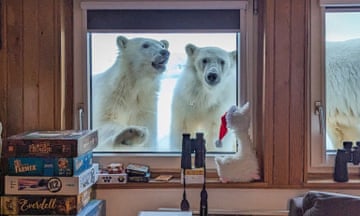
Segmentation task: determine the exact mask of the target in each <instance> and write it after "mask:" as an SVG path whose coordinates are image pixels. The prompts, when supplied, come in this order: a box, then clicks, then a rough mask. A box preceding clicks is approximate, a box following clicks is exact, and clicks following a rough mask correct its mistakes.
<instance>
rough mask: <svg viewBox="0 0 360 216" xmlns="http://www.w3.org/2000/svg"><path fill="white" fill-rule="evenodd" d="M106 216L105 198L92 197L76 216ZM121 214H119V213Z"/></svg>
mask: <svg viewBox="0 0 360 216" xmlns="http://www.w3.org/2000/svg"><path fill="white" fill-rule="evenodd" d="M95 215H96V216H106V202H105V200H97V199H93V200H90V202H89V203H88V204H87V205H86V206H85V208H83V209H82V210H81V211H80V212H79V214H77V215H76V216H95ZM119 215H121V214H119Z"/></svg>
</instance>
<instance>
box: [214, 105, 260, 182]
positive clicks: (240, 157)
mask: <svg viewBox="0 0 360 216" xmlns="http://www.w3.org/2000/svg"><path fill="white" fill-rule="evenodd" d="M225 118H226V122H227V127H228V128H229V129H230V130H232V132H233V133H235V135H236V137H237V141H238V143H239V149H238V152H237V153H235V154H234V155H230V156H216V157H215V164H216V169H217V173H218V175H219V178H220V181H221V182H223V183H226V182H250V181H253V180H258V179H260V175H259V164H258V160H257V158H256V153H255V151H254V149H253V147H252V141H251V139H250V136H249V127H250V108H249V103H246V104H245V105H243V106H242V107H240V108H238V107H237V106H232V107H231V108H230V109H229V111H228V112H226V114H225Z"/></svg>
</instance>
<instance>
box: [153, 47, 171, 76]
mask: <svg viewBox="0 0 360 216" xmlns="http://www.w3.org/2000/svg"><path fill="white" fill-rule="evenodd" d="M169 56H170V52H169V51H168V50H166V49H163V50H161V51H160V52H159V54H158V55H157V56H156V57H155V59H154V61H153V62H152V64H151V65H152V66H153V67H154V68H155V69H156V70H158V71H160V72H163V71H165V69H166V64H167V62H168V60H169Z"/></svg>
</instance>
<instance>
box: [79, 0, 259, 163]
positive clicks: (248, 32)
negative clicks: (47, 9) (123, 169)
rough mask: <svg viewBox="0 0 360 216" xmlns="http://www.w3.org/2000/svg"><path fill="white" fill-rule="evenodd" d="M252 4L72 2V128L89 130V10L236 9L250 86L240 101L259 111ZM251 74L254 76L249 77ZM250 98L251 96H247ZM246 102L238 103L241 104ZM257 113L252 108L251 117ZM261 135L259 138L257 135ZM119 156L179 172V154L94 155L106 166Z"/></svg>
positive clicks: (210, 158) (248, 0)
mask: <svg viewBox="0 0 360 216" xmlns="http://www.w3.org/2000/svg"><path fill="white" fill-rule="evenodd" d="M253 6H254V5H253V4H252V0H242V1H186V0H185V1H184V0H183V1H145V0H144V1H126V0H109V1H101V0H75V1H74V18H73V19H74V86H76V88H74V107H73V110H74V113H75V115H74V128H76V129H85V128H88V122H89V121H88V120H89V119H90V112H89V110H88V107H89V100H88V99H87V97H88V96H87V94H86V93H85V92H89V90H90V89H89V88H90V85H89V83H90V76H89V75H87V76H84V75H83V73H82V71H87V68H88V67H89V65H88V63H87V58H88V56H87V54H86V53H87V49H88V47H87V46H88V45H87V26H86V25H87V22H86V20H87V14H86V10H90V9H174V8H179V9H239V10H240V32H241V34H242V36H241V37H244V39H242V40H241V44H240V47H241V52H242V53H244V55H241V56H240V58H241V60H240V61H241V62H244V64H240V67H241V70H243V71H246V72H245V73H244V74H245V77H244V79H250V80H251V85H247V87H246V88H244V87H243V86H242V85H241V87H240V88H241V89H240V92H241V94H244V95H241V97H240V98H247V100H249V101H250V103H251V104H252V106H254V107H256V109H260V107H258V106H257V104H256V101H257V100H256V95H257V94H258V91H259V92H260V91H261V90H259V89H258V88H256V85H255V83H256V80H257V73H256V72H255V71H257V66H256V65H257V64H256V58H255V56H256V55H257V52H256V49H254V47H256V42H257V34H256V29H257V26H256V23H257V22H256V21H255V16H253ZM249 71H253V73H249ZM248 95H250V96H248ZM244 102H245V101H239V103H240V104H243V103H244ZM253 113H256V110H255V109H254V108H253V109H252V110H251V114H252V116H253ZM256 122H257V120H256V117H253V125H252V130H251V132H250V133H251V134H252V135H253V136H252V137H253V141H254V142H253V143H257V142H256V140H257V136H254V134H255V133H254V131H257V130H256V128H257V125H256ZM259 135H260V134H259ZM119 156H121V162H123V163H131V162H137V163H139V162H141V161H143V162H144V163H146V164H148V165H150V167H156V168H158V169H169V168H170V169H173V168H178V167H179V164H180V157H179V154H170V153H169V154H163V153H161V154H160V153H159V154H156V153H152V154H144V153H143V154H141V153H94V157H95V160H96V161H98V162H100V163H101V164H107V163H111V162H114V161H117V160H119ZM213 157H214V155H209V156H208V157H207V168H209V169H215V163H214V160H213Z"/></svg>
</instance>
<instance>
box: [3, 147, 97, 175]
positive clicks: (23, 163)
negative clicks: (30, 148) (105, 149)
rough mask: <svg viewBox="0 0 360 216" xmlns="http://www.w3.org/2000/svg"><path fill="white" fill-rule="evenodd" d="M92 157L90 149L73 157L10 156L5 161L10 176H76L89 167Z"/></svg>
mask: <svg viewBox="0 0 360 216" xmlns="http://www.w3.org/2000/svg"><path fill="white" fill-rule="evenodd" d="M92 159H93V157H92V151H88V152H87V153H85V154H82V155H80V156H79V157H73V158H66V157H58V158H56V157H55V158H54V157H52V158H37V157H10V158H8V159H7V160H6V161H5V162H4V163H5V164H7V165H6V166H5V167H6V168H7V170H6V174H7V175H10V176H74V175H79V174H80V173H82V172H83V171H85V170H86V169H89V168H90V167H91V165H92Z"/></svg>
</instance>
